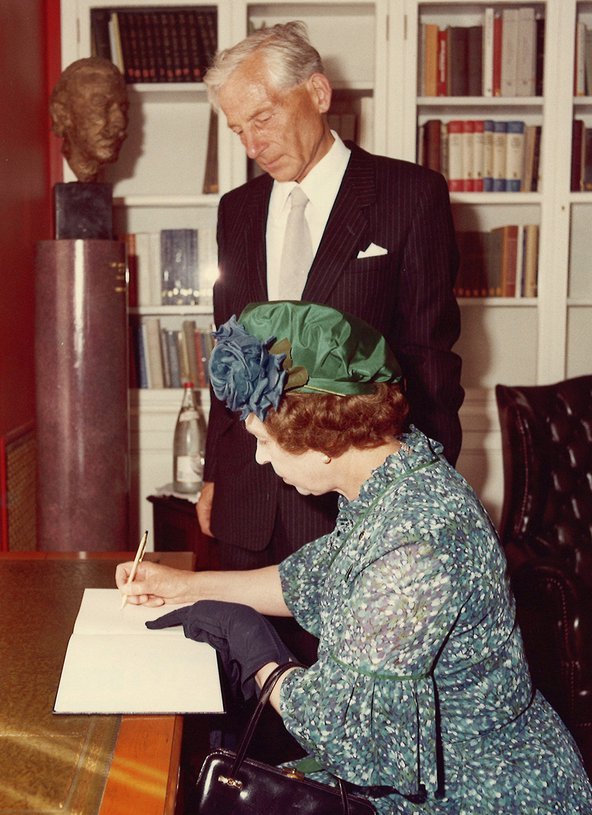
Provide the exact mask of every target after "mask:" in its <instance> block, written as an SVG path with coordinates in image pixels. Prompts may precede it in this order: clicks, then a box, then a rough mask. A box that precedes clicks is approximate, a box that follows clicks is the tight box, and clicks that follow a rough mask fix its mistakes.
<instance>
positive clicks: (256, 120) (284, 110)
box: [219, 54, 333, 181]
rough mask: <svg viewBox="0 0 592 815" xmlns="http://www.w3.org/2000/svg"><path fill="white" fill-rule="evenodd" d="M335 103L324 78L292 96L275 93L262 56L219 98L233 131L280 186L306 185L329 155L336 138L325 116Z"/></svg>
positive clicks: (291, 92) (237, 72)
mask: <svg viewBox="0 0 592 815" xmlns="http://www.w3.org/2000/svg"><path fill="white" fill-rule="evenodd" d="M330 101H331V86H330V85H329V82H328V80H327V79H326V77H325V76H323V75H322V74H313V76H312V77H310V79H308V80H307V81H306V82H303V83H302V84H301V85H297V86H296V87H294V88H291V89H289V90H285V91H280V90H277V89H276V88H274V87H273V85H272V84H271V82H270V80H269V77H268V72H267V69H266V66H265V63H264V61H263V59H262V57H261V55H260V54H254V55H253V56H252V57H250V58H249V59H247V60H246V61H245V62H244V63H243V64H242V65H241V66H240V67H239V68H237V69H236V70H235V71H234V73H232V74H231V76H230V79H228V81H227V82H226V84H225V85H224V86H223V88H222V89H221V91H220V93H219V102H220V107H221V108H222V110H223V112H224V114H225V116H226V119H227V122H228V127H229V128H230V129H231V130H232V131H233V132H234V133H236V134H237V135H238V136H239V137H240V140H241V142H242V143H243V146H244V148H245V150H246V151H247V155H248V156H249V158H252V159H254V160H255V161H256V162H257V164H258V165H259V166H260V167H261V169H262V170H264V171H265V172H267V173H269V175H271V176H272V177H273V178H274V179H276V181H301V180H302V179H303V178H304V177H305V176H306V175H307V173H308V172H309V171H310V170H311V169H312V167H314V165H315V164H316V163H317V162H318V161H320V159H321V158H322V157H323V156H324V155H325V154H326V153H327V152H328V150H329V149H330V147H331V144H332V143H333V137H332V135H331V133H330V131H329V129H328V127H327V125H326V122H325V120H324V117H323V115H322V114H323V113H326V112H327V110H328V109H329V104H330Z"/></svg>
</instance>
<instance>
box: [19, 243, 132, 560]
mask: <svg viewBox="0 0 592 815" xmlns="http://www.w3.org/2000/svg"><path fill="white" fill-rule="evenodd" d="M36 298H37V300H36V317H35V332H36V334H35V357H36V383H37V385H36V387H37V400H36V402H37V405H36V407H37V443H38V546H39V548H40V549H47V550H60V551H69V550H77V549H78V550H88V551H103V550H115V549H124V548H127V546H128V545H129V541H128V492H129V462H128V457H129V454H128V447H129V445H128V390H127V315H126V283H125V247H124V244H123V243H121V242H119V241H110V240H88V239H85V240H54V241H41V242H39V243H38V245H37V261H36Z"/></svg>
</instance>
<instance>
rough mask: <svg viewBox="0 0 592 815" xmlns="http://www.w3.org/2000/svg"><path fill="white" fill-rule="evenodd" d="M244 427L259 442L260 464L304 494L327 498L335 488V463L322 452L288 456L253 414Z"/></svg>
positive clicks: (257, 454)
mask: <svg viewBox="0 0 592 815" xmlns="http://www.w3.org/2000/svg"><path fill="white" fill-rule="evenodd" d="M245 427H246V428H247V430H248V431H249V433H250V434H251V435H252V436H254V437H255V439H256V440H257V452H256V453H255V461H256V462H257V464H271V466H272V467H273V469H274V471H275V473H276V475H278V476H279V477H280V478H281V479H282V481H284V482H285V483H286V484H289V485H290V486H292V487H295V489H296V490H297V491H298V492H299V493H300V494H301V495H324V494H325V493H326V492H333V491H334V490H335V489H336V485H335V482H334V462H332V463H327V460H326V456H325V455H324V454H323V453H321V452H320V451H319V450H307V451H306V452H305V453H289V452H288V451H287V450H284V448H283V447H280V445H279V444H278V443H277V442H276V441H275V439H274V438H273V437H272V436H270V434H269V433H268V432H267V429H266V427H265V424H264V423H263V422H262V421H261V420H260V419H258V418H257V416H255V414H254V413H251V414H250V415H249V416H247V419H246V421H245ZM332 465H333V466H332Z"/></svg>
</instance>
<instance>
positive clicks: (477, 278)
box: [455, 224, 539, 297]
mask: <svg viewBox="0 0 592 815" xmlns="http://www.w3.org/2000/svg"><path fill="white" fill-rule="evenodd" d="M457 243H458V248H459V252H460V266H459V271H458V275H457V279H456V284H455V294H456V296H457V297H536V295H537V277H538V252H539V249H538V244H539V227H538V224H526V225H523V224H509V225H506V226H500V227H496V228H495V229H491V230H490V231H489V232H478V231H467V232H459V233H458V234H457Z"/></svg>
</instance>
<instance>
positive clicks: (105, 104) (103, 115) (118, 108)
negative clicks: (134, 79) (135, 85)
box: [68, 74, 127, 164]
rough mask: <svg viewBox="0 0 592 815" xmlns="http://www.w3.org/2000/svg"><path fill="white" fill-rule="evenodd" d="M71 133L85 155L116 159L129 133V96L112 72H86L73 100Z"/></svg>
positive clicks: (100, 159) (71, 136) (76, 145)
mask: <svg viewBox="0 0 592 815" xmlns="http://www.w3.org/2000/svg"><path fill="white" fill-rule="evenodd" d="M69 111H70V120H71V121H70V127H69V128H68V137H69V139H70V141H71V143H72V144H73V146H75V148H76V149H78V150H79V151H80V152H81V153H82V154H83V155H85V156H88V157H89V158H93V159H96V160H97V161H98V162H100V163H101V164H104V163H108V162H112V161H115V159H116V158H117V155H118V153H119V148H120V146H121V143H122V142H123V140H124V139H125V137H126V128H127V99H126V97H125V95H124V94H123V93H122V92H121V89H120V87H119V86H118V85H117V84H116V83H115V82H114V81H113V80H112V79H111V78H110V77H108V76H101V75H100V74H93V75H91V76H84V77H83V78H81V79H80V80H79V81H78V83H77V85H76V91H75V93H73V94H72V97H71V100H70V106H69Z"/></svg>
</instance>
